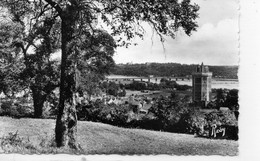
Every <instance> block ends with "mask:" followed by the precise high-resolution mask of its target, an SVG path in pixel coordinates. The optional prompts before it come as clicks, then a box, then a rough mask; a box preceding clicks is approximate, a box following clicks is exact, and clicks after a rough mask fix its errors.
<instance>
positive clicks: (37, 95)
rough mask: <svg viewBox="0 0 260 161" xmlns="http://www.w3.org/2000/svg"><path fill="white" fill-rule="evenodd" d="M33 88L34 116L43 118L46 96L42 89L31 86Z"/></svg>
mask: <svg viewBox="0 0 260 161" xmlns="http://www.w3.org/2000/svg"><path fill="white" fill-rule="evenodd" d="M31 90H32V96H33V107H34V117H35V118H41V117H42V112H43V104H44V102H45V100H46V96H45V95H42V94H41V90H39V89H37V87H31Z"/></svg>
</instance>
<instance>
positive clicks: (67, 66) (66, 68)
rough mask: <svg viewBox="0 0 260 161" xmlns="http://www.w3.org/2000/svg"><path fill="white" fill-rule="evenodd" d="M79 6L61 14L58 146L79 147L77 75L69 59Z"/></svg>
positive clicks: (67, 8)
mask: <svg viewBox="0 0 260 161" xmlns="http://www.w3.org/2000/svg"><path fill="white" fill-rule="evenodd" d="M77 14H78V13H77V7H76V6H75V5H73V4H72V5H70V6H67V7H66V9H65V10H64V11H63V14H62V16H61V20H62V24H61V34H62V40H61V41H62V44H61V50H62V56H61V78H60V100H59V105H58V115H57V120H56V127H55V140H56V144H57V147H62V146H69V147H70V148H74V149H78V144H77V141H76V140H77V135H76V133H77V113H76V98H75V97H76V94H75V92H76V91H75V87H76V86H75V84H76V80H75V79H76V77H75V72H73V70H74V69H72V68H71V67H72V63H73V62H72V61H71V60H68V56H69V55H70V54H71V53H70V47H69V43H70V42H71V40H72V38H73V33H74V32H75V30H74V29H75V24H76V19H77V17H75V16H77Z"/></svg>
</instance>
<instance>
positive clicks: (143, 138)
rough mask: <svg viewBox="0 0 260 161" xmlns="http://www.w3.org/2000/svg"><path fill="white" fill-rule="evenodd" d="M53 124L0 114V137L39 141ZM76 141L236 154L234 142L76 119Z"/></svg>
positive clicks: (99, 148)
mask: <svg viewBox="0 0 260 161" xmlns="http://www.w3.org/2000/svg"><path fill="white" fill-rule="evenodd" d="M54 127H55V120H51V119H29V118H22V119H13V118H9V117H0V128H1V129H0V137H2V136H6V135H7V134H8V133H9V132H13V133H15V132H16V131H17V130H18V134H19V136H20V137H23V138H28V137H29V139H30V142H31V143H32V144H35V145H37V144H40V140H41V139H42V138H46V137H47V138H48V139H51V138H53V136H54ZM78 142H79V143H80V145H81V147H82V148H83V150H84V153H86V154H173V155H238V141H233V140H215V139H207V138H199V137H195V136H193V135H187V134H176V133H167V132H158V131H149V130H142V129H126V128H119V127H115V126H111V125H107V124H102V123H94V122H86V121H85V122H83V121H79V122H78ZM0 152H1V148H0ZM2 152H3V150H2ZM61 152H63V151H61Z"/></svg>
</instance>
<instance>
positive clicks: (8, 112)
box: [0, 99, 32, 118]
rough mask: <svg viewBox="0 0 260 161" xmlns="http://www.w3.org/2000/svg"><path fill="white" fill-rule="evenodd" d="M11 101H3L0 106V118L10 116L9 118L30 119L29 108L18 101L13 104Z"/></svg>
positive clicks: (30, 111) (30, 112)
mask: <svg viewBox="0 0 260 161" xmlns="http://www.w3.org/2000/svg"><path fill="white" fill-rule="evenodd" d="M13 102H14V101H13V100H8V101H3V102H2V104H1V110H0V115H1V116H10V117H16V118H21V117H31V116H32V110H31V107H29V106H27V105H25V104H22V103H20V102H21V101H20V100H19V99H18V100H17V101H16V102H15V103H13Z"/></svg>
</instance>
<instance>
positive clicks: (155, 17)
mask: <svg viewBox="0 0 260 161" xmlns="http://www.w3.org/2000/svg"><path fill="white" fill-rule="evenodd" d="M45 2H46V3H48V4H50V5H51V6H52V7H53V8H54V9H55V10H56V12H57V14H58V16H59V17H60V19H61V50H62V58H61V81H60V101H59V107H58V116H57V120H56V128H55V134H56V143H57V146H58V147H60V146H66V145H68V146H70V147H73V148H77V144H76V131H77V117H76V108H75V104H76V101H75V100H76V98H75V97H76V95H75V91H76V86H77V83H76V82H77V80H76V79H77V76H75V75H76V74H75V72H73V71H75V69H76V68H77V63H75V62H73V60H72V59H70V56H71V55H73V52H74V51H73V50H72V49H73V48H72V47H71V45H70V44H71V42H73V39H74V38H76V37H78V36H79V35H82V34H83V35H85V36H86V37H88V36H89V35H88V33H92V34H93V33H94V32H95V28H97V21H98V20H101V21H103V23H105V24H106V25H107V26H108V27H110V30H111V34H112V35H113V36H117V38H118V39H117V44H118V45H125V46H128V45H129V43H131V39H132V38H134V37H135V36H139V37H143V35H144V31H145V30H144V29H143V28H142V27H141V22H143V21H144V22H147V23H149V24H150V25H151V26H152V27H153V29H154V31H155V32H156V33H157V34H158V35H159V36H160V37H161V41H164V38H163V35H168V36H171V37H173V38H174V36H175V32H176V31H177V30H178V29H179V28H182V29H183V30H184V32H185V33H186V34H188V35H190V34H191V32H192V31H195V30H196V27H197V24H196V22H195V19H196V18H197V17H198V13H197V11H198V10H199V7H198V6H197V5H196V4H194V5H192V4H191V3H190V0H183V1H181V2H178V0H149V1H141V0H129V1H128V0H94V1H90V0H45ZM85 31H88V32H86V33H85ZM122 36H124V37H125V38H122Z"/></svg>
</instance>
